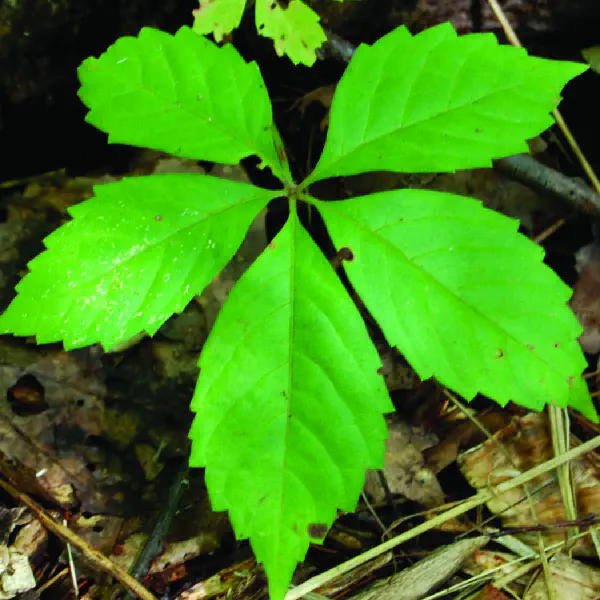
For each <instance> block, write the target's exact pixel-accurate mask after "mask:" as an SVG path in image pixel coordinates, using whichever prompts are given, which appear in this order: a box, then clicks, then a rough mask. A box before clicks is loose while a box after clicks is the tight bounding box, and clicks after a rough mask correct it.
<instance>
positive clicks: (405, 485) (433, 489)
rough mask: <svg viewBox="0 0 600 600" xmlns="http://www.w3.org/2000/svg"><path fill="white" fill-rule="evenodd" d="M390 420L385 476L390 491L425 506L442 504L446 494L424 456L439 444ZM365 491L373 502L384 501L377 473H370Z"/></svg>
mask: <svg viewBox="0 0 600 600" xmlns="http://www.w3.org/2000/svg"><path fill="white" fill-rule="evenodd" d="M387 421H388V439H387V441H386V451H385V467H384V475H385V478H386V480H387V483H388V486H389V488H390V491H391V492H392V494H402V495H403V496H406V497H407V498H409V499H410V500H414V501H415V502H419V503H420V504H422V505H423V506H427V507H430V508H431V507H436V506H439V505H440V504H442V503H443V499H444V493H443V491H442V488H441V486H440V484H439V482H438V480H437V477H436V476H435V474H434V473H433V472H432V471H431V469H430V468H429V467H427V466H425V461H424V459H423V454H422V452H423V450H425V449H426V448H430V447H431V446H433V445H434V444H435V443H436V442H437V438H436V436H435V435H433V434H431V433H426V432H425V431H424V430H422V429H420V428H418V427H414V426H411V425H408V424H407V423H404V422H402V421H400V420H399V419H397V418H389V417H388V419H387ZM365 492H366V493H367V494H368V495H369V496H370V497H371V498H372V499H373V501H374V502H377V503H379V502H383V501H384V500H385V491H384V489H383V487H382V486H381V483H380V482H379V478H378V476H377V472H375V471H368V472H367V480H366V484H365Z"/></svg>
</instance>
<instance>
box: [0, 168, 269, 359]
mask: <svg viewBox="0 0 600 600" xmlns="http://www.w3.org/2000/svg"><path fill="white" fill-rule="evenodd" d="M279 193H280V192H273V191H268V190H263V189H260V188H257V187H254V186H252V185H248V184H244V183H237V182H232V181H226V180H222V179H217V178H215V177H209V176H203V175H197V174H189V173H186V174H173V175H152V176H151V177H138V178H131V179H124V180H123V181H121V182H119V183H113V184H108V185H102V186H98V187H96V188H95V194H96V196H95V197H94V198H92V199H90V200H87V201H85V202H82V203H81V204H78V205H77V206H74V207H72V208H70V209H69V212H70V213H71V215H72V216H73V220H72V221H69V222H68V223H66V224H65V225H63V226H62V227H60V228H59V229H57V230H56V231H55V232H53V233H52V234H50V235H49V236H48V237H47V238H46V239H45V240H44V243H45V244H46V247H47V248H48V250H46V251H45V252H42V253H41V254H40V255H39V256H37V257H36V258H34V259H33V260H32V261H31V262H30V263H29V269H30V271H31V272H30V273H29V274H27V275H26V276H25V277H24V278H23V280H22V281H21V282H20V283H19V284H18V285H17V288H16V289H17V291H18V295H17V297H16V298H15V299H14V300H13V302H12V303H11V304H10V306H9V307H8V309H7V310H6V312H5V313H4V314H3V315H2V316H1V317H0V333H13V334H14V335H24V336H30V335H35V336H36V337H37V341H38V343H40V344H43V343H48V342H56V341H59V340H63V341H64V345H65V348H66V349H71V348H77V347H80V346H86V345H89V344H94V343H97V342H99V343H101V344H102V345H103V346H104V347H105V348H112V347H113V346H115V345H116V344H118V343H120V342H123V341H126V340H129V339H131V338H132V337H133V336H134V335H137V334H138V333H140V332H142V331H146V332H147V333H149V334H151V335H153V334H154V333H155V332H156V331H157V330H158V328H159V327H160V326H161V325H162V324H163V323H164V322H165V321H166V320H167V319H168V318H169V317H170V316H171V315H172V314H173V313H174V312H178V311H181V310H183V308H184V307H185V306H186V304H187V303H188V302H189V301H190V300H191V299H192V298H193V296H194V295H196V294H199V293H200V292H202V290H203V289H204V287H206V285H208V283H210V281H211V280H212V279H213V278H214V277H215V276H216V275H217V274H218V273H219V271H221V269H222V268H223V267H224V266H225V265H226V264H227V262H228V261H229V260H230V259H231V257H232V256H233V254H234V252H235V251H236V250H237V249H238V247H239V246H240V244H241V243H242V240H243V239H244V236H245V235H246V232H247V231H248V228H249V227H250V224H251V223H252V220H253V219H254V217H255V216H256V215H257V214H258V213H259V212H260V211H261V210H262V209H263V208H264V207H265V206H266V204H267V202H268V201H269V200H270V199H271V198H273V197H275V196H277V195H278V194H279Z"/></svg>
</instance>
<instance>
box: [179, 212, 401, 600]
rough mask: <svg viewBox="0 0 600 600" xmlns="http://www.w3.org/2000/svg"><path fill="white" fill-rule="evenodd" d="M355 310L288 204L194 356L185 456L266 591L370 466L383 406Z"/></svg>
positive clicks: (283, 586) (275, 588) (378, 456)
mask: <svg viewBox="0 0 600 600" xmlns="http://www.w3.org/2000/svg"><path fill="white" fill-rule="evenodd" d="M380 365H381V362H380V359H379V356H378V355H377V352H376V350H375V349H374V347H373V345H372V343H371V341H370V339H369V336H368V334H367V331H366V327H365V325H364V323H363V320H362V318H361V316H360V313H359V312H358V310H357V309H356V307H355V306H354V304H353V303H352V301H351V299H350V297H349V296H348V294H347V292H346V290H345V289H344V287H343V285H342V284H341V282H340V280H339V279H338V277H337V275H336V274H335V272H334V271H333V269H332V268H331V266H330V265H329V263H328V262H327V260H326V259H325V257H324V256H323V254H322V253H321V251H320V250H319V248H318V247H317V246H316V245H315V243H314V242H313V241H312V239H311V238H310V237H309V235H308V234H307V233H306V231H305V230H304V229H303V228H302V226H301V225H300V223H299V221H298V218H297V217H296V215H295V214H292V216H291V217H290V219H289V221H288V223H287V224H286V225H285V227H284V228H283V229H282V231H281V232H280V233H279V234H278V235H277V237H276V238H275V239H274V241H273V243H272V244H270V245H269V247H268V248H267V249H266V250H265V252H264V253H263V254H262V255H261V256H260V257H259V258H258V259H257V261H256V262H255V263H254V264H253V265H252V266H251V267H250V269H249V270H248V271H247V272H246V273H245V274H244V275H243V276H242V278H241V279H240V281H239V282H238V283H237V285H236V286H235V288H234V289H233V291H232V292H231V294H230V296H229V298H228V299H227V301H226V303H225V306H224V307H223V309H222V311H221V313H220V315H219V317H218V319H217V321H216V323H215V326H214V328H213V330H212V332H211V333H210V336H209V338H208V341H207V343H206V345H205V347H204V349H203V351H202V355H201V358H200V369H201V374H200V378H199V380H198V385H197V388H196V392H195V394H194V399H193V401H192V410H193V411H195V412H196V417H195V419H194V423H193V425H192V430H191V432H190V437H191V439H192V454H191V458H190V465H191V466H196V467H202V466H205V467H206V482H207V486H208V489H209V493H210V497H211V501H212V505H213V508H214V509H215V510H228V511H229V514H230V518H231V522H232V524H233V527H234V530H235V533H236V536H237V538H238V539H243V538H246V537H249V538H250V542H251V544H252V548H253V550H254V552H255V554H256V557H257V559H258V561H260V562H262V563H264V567H265V570H266V572H267V576H268V578H269V589H270V592H271V598H273V600H281V599H282V598H283V595H284V593H285V592H286V591H287V587H288V584H289V582H290V579H291V576H292V573H293V571H294V568H295V567H296V563H297V562H298V561H300V560H302V559H303V558H304V555H305V554H306V551H307V549H308V545H309V542H311V541H312V542H319V541H320V540H321V538H322V537H323V536H324V532H325V531H326V529H327V528H328V527H329V526H330V525H331V523H332V522H333V520H334V519H335V517H336V508H340V509H342V510H347V511H352V510H354V508H355V506H356V501H357V499H358V495H359V494H360V491H361V489H362V486H363V484H364V477H365V469H367V468H381V467H382V465H383V457H384V440H385V437H386V426H385V421H384V419H383V416H382V413H385V412H390V411H392V410H393V407H392V404H391V402H390V400H389V397H388V395H387V391H386V389H385V386H384V383H383V379H382V377H381V376H380V375H379V374H378V373H377V369H378V368H379V367H380Z"/></svg>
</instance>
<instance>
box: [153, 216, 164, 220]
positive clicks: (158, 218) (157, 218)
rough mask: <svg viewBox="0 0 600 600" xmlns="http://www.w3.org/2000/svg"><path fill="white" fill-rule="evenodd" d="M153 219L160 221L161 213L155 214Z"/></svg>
mask: <svg viewBox="0 0 600 600" xmlns="http://www.w3.org/2000/svg"><path fill="white" fill-rule="evenodd" d="M154 220H155V221H162V215H156V216H155V217H154Z"/></svg>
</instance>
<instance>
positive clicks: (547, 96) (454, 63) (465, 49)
mask: <svg viewBox="0 0 600 600" xmlns="http://www.w3.org/2000/svg"><path fill="white" fill-rule="evenodd" d="M586 68H587V66H586V65H582V64H577V63H570V62H563V61H561V62H558V61H551V60H545V59H541V58H534V57H530V56H528V55H527V53H526V52H525V50H523V49H520V48H514V47H512V46H500V45H498V43H497V41H496V38H495V37H494V35H493V34H471V35H465V36H462V37H457V35H456V32H455V31H454V29H453V28H452V25H450V23H444V24H442V25H438V26H437V27H433V28H431V29H427V30H426V31H423V32H422V33H419V34H418V35H416V36H414V37H413V36H412V35H411V34H410V33H409V32H408V30H407V29H406V28H405V27H400V28H398V29H395V30H394V31H392V32H391V33H389V34H387V35H386V36H385V37H383V38H381V39H380V40H379V41H377V42H376V43H375V44H374V45H373V46H367V45H361V46H360V47H359V48H358V50H357V51H356V53H355V55H354V57H353V58H352V60H351V62H350V65H349V66H348V68H347V69H346V72H345V73H344V75H343V77H342V79H341V81H340V83H339V84H338V87H337V89H336V92H335V95H334V98H333V103H332V106H331V113H330V119H329V131H328V134H327V140H326V143H325V148H324V150H323V154H322V155H321V158H320V160H319V162H318V164H317V166H316V167H315V170H314V172H313V173H312V174H311V175H310V176H309V178H308V179H307V182H306V183H312V182H314V181H317V180H319V179H325V178H327V177H334V176H339V175H353V174H356V173H362V172H365V171H401V172H409V173H418V172H438V171H455V170H457V169H470V168H475V167H489V166H491V159H493V158H500V157H503V156H507V155H510V154H517V153H519V152H526V151H527V145H526V143H525V140H526V139H528V138H532V137H534V136H536V135H538V134H539V133H541V132H542V131H544V130H545V129H546V128H547V127H549V126H550V125H551V124H552V122H553V121H552V119H551V117H550V115H549V114H548V113H549V112H550V111H551V110H552V109H554V108H555V107H556V105H557V104H558V102H559V99H560V91H561V89H562V87H563V86H564V85H565V83H566V82H567V81H568V80H569V79H571V78H573V77H575V76H576V75H578V74H580V73H582V72H583V71H585V69H586Z"/></svg>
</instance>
